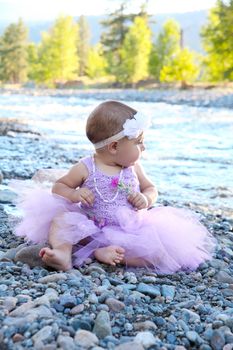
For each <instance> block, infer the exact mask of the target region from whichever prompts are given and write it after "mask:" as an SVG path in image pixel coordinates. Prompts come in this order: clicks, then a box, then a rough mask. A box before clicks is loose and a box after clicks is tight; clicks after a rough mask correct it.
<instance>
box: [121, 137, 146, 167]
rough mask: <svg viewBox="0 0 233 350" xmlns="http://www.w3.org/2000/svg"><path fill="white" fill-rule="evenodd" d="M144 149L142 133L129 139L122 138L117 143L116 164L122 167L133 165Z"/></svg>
mask: <svg viewBox="0 0 233 350" xmlns="http://www.w3.org/2000/svg"><path fill="white" fill-rule="evenodd" d="M144 150H145V146H144V136H143V133H141V134H140V135H139V137H137V138H134V139H131V140H129V139H128V138H124V139H122V140H120V141H119V143H118V155H117V157H118V164H120V165H121V166H123V167H126V168H127V167H129V166H133V165H134V164H135V163H136V162H137V161H138V159H139V158H140V157H141V154H142V152H143V151H144Z"/></svg>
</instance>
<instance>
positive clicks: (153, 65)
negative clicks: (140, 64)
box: [149, 19, 180, 80]
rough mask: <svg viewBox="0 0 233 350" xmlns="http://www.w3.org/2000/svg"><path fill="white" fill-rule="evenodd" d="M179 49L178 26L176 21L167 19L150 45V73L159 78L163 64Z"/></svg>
mask: <svg viewBox="0 0 233 350" xmlns="http://www.w3.org/2000/svg"><path fill="white" fill-rule="evenodd" d="M179 50H180V26H179V24H178V23H177V22H176V21H174V20H172V19H169V20H167V21H166V22H165V24H164V25H163V29H162V31H161V32H160V33H159V35H158V38H157V40H156V42H155V44H154V45H153V47H152V51H151V56H150V62H149V69H150V75H151V76H153V77H154V78H156V79H158V80H159V78H160V72H161V70H162V68H163V66H164V65H166V64H168V63H169V61H170V60H171V59H172V57H173V56H174V55H176V54H177V53H178V52H179Z"/></svg>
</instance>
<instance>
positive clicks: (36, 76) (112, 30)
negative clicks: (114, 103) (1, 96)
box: [0, 0, 233, 87]
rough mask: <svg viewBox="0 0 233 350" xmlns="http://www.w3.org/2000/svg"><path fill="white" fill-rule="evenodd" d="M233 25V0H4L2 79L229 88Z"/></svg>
mask: <svg viewBox="0 0 233 350" xmlns="http://www.w3.org/2000/svg"><path fill="white" fill-rule="evenodd" d="M232 23H233V1H232V0H205V1H201V0H196V1H195V0H189V1H186V0H163V1H158V0H157V1H156V0H147V1H145V0H141V1H140V0H136V1H130V0H125V1H122V0H119V1H118V0H99V1H98V2H97V1H96V2H95V1H91V0H85V1H80V0H40V1H39V2H32V1H29V0H0V82H1V83H2V84H6V83H11V84H25V83H27V86H33V85H38V86H42V87H44V86H45V87H63V86H65V87H67V86H68V87H82V86H83V87H85V86H102V87H112V86H113V87H132V86H133V87H140V86H141V87H143V86H146V87H153V86H157V85H156V84H179V85H180V86H182V87H187V86H189V85H191V84H200V85H202V84H206V83H207V84H208V83H211V84H219V83H223V82H224V83H230V82H231V81H232V80H233V49H232V48H233V37H232Z"/></svg>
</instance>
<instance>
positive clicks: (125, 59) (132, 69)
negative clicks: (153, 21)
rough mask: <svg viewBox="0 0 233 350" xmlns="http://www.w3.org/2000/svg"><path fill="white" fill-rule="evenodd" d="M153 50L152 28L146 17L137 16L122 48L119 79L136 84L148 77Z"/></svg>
mask: <svg viewBox="0 0 233 350" xmlns="http://www.w3.org/2000/svg"><path fill="white" fill-rule="evenodd" d="M150 52H151V30H150V28H149V25H148V23H147V19H146V18H144V17H135V19H134V23H133V25H132V26H131V27H130V29H129V31H128V33H127V34H126V36H125V40H124V42H123V46H122V48H121V50H120V57H121V64H120V66H119V69H118V74H117V79H118V81H120V82H123V83H131V84H133V85H134V84H135V83H137V82H138V81H139V80H142V79H144V78H147V76H148V63H149V56H150Z"/></svg>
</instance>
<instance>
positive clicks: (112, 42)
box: [100, 1, 132, 75]
mask: <svg viewBox="0 0 233 350" xmlns="http://www.w3.org/2000/svg"><path fill="white" fill-rule="evenodd" d="M126 9H127V4H126V2H125V1H123V2H122V3H121V5H120V7H119V8H118V9H117V10H116V11H114V12H113V13H110V14H109V15H108V18H107V19H105V20H104V21H102V22H101V24H102V25H103V27H105V28H106V31H104V32H102V35H101V39H100V42H101V44H102V46H103V53H104V56H105V57H106V59H107V62H108V73H110V74H113V75H115V74H116V72H117V70H118V66H119V64H120V63H121V57H120V48H121V47H122V45H123V41H124V39H125V35H126V33H127V32H128V27H129V23H130V20H131V19H132V15H128V14H127V15H126V14H125V11H126Z"/></svg>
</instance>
